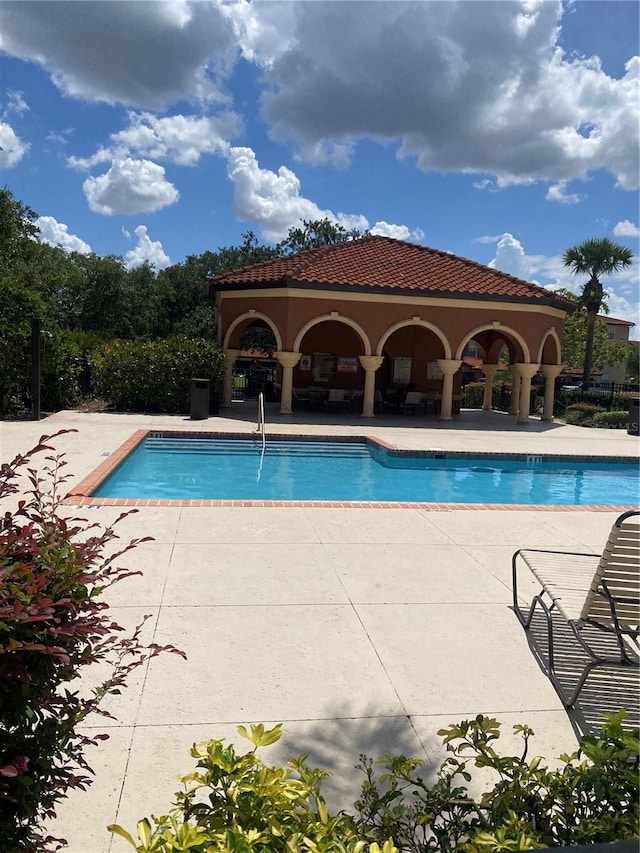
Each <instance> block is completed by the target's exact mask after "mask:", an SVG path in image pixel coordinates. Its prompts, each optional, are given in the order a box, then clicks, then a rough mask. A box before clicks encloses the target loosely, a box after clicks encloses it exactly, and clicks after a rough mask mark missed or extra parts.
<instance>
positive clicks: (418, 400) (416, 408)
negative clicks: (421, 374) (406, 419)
mask: <svg viewBox="0 0 640 853" xmlns="http://www.w3.org/2000/svg"><path fill="white" fill-rule="evenodd" d="M400 411H401V413H402V414H403V415H423V414H424V402H423V400H422V392H420V391H407V396H406V397H405V398H404V403H401V404H400Z"/></svg>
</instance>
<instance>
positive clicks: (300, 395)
mask: <svg viewBox="0 0 640 853" xmlns="http://www.w3.org/2000/svg"><path fill="white" fill-rule="evenodd" d="M291 402H292V403H293V405H294V406H295V407H296V408H300V409H308V408H309V405H310V403H311V397H310V395H309V392H308V391H306V390H303V389H302V388H293V389H292V390H291Z"/></svg>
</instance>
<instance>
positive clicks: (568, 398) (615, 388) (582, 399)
mask: <svg viewBox="0 0 640 853" xmlns="http://www.w3.org/2000/svg"><path fill="white" fill-rule="evenodd" d="M639 391H640V386H639V385H637V384H630V383H628V382H600V383H598V384H594V385H590V386H589V389H588V390H586V391H583V390H582V388H573V387H572V388H566V387H560V388H558V390H557V392H556V396H557V398H558V399H559V400H560V401H561V402H562V403H564V405H565V406H567V405H570V404H571V403H592V404H593V405H596V406H602V407H603V408H605V409H607V410H608V411H611V410H612V409H616V408H618V406H620V407H621V408H623V409H626V408H628V405H624V406H622V405H621V403H622V400H621V399H620V397H621V396H626V395H629V394H637V393H638V392H639Z"/></svg>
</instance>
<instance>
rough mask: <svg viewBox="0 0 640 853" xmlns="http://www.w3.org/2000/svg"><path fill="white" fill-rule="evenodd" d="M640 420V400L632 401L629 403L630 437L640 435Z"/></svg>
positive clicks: (628, 430)
mask: <svg viewBox="0 0 640 853" xmlns="http://www.w3.org/2000/svg"><path fill="white" fill-rule="evenodd" d="M639 420H640V399H635V400H631V401H630V402H629V425H628V426H627V432H628V433H629V435H640V430H639V429H638V421H639Z"/></svg>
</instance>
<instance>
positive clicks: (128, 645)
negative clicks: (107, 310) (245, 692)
mask: <svg viewBox="0 0 640 853" xmlns="http://www.w3.org/2000/svg"><path fill="white" fill-rule="evenodd" d="M69 431H70V430H62V431H60V432H59V433H56V434H55V435H54V436H43V437H42V438H41V439H40V442H39V444H38V446H37V447H35V448H34V449H33V450H32V451H30V452H29V453H28V454H26V455H24V456H18V457H17V458H16V459H14V460H13V462H12V463H10V464H8V465H3V466H2V468H1V469H0V498H7V497H9V496H11V495H13V494H16V493H17V492H19V491H20V485H19V483H20V482H21V478H25V477H26V478H27V480H28V482H29V483H30V491H28V492H27V496H26V497H25V498H23V499H22V500H19V501H18V503H17V507H16V509H15V510H14V511H11V510H8V509H7V510H6V512H5V513H4V518H3V520H2V525H1V528H0V849H1V850H2V853H26V852H27V851H28V853H32V851H38V853H46V851H50V850H57V849H59V848H60V847H61V846H62V845H63V840H61V839H55V838H52V837H50V836H48V835H47V834H46V832H45V829H44V826H45V823H46V821H47V820H48V819H50V818H52V817H55V814H56V806H57V805H58V803H59V802H60V801H61V800H62V799H63V798H65V797H66V796H67V794H68V792H69V790H70V789H73V788H80V789H84V788H86V787H87V786H88V785H89V784H90V783H91V779H90V776H89V775H88V774H89V773H90V772H91V767H90V766H89V764H88V763H87V760H86V758H85V751H86V748H87V747H88V746H90V745H93V744H95V743H96V742H97V741H99V740H104V739H105V738H106V737H107V736H106V735H101V734H98V735H92V736H89V735H88V734H87V733H86V730H85V733H83V732H82V730H80V729H79V726H80V724H81V723H82V722H83V721H84V720H85V719H86V718H87V716H88V715H89V714H92V713H94V712H95V713H98V714H102V715H103V716H106V717H110V716H111V715H110V714H109V713H108V712H107V711H106V710H105V709H104V708H103V707H102V702H103V700H104V698H105V697H106V696H107V695H108V694H110V693H119V692H120V689H121V688H122V687H123V686H124V685H125V683H126V681H127V678H128V676H129V675H130V673H131V672H132V671H133V670H135V669H136V668H137V667H139V666H140V665H141V664H143V663H144V662H145V661H146V660H148V659H149V658H151V657H154V656H155V655H157V654H159V653H160V652H161V651H163V650H170V651H173V652H176V651H177V650H176V649H174V648H173V647H172V646H164V647H161V646H157V645H155V644H152V645H149V646H145V645H143V644H142V642H141V639H140V632H141V629H142V624H141V625H139V626H138V627H137V628H136V629H135V631H134V632H133V634H132V635H131V636H129V637H126V636H122V634H121V632H122V628H121V627H120V626H119V625H118V624H117V623H115V622H113V621H112V620H111V619H110V618H109V614H108V605H107V604H106V602H104V601H101V596H102V593H103V592H104V591H105V590H106V589H107V588H108V587H110V586H112V585H113V584H114V583H117V582H119V581H121V580H123V579H124V578H126V577H128V576H130V575H131V574H134V573H132V572H130V571H129V570H127V569H126V568H122V567H120V566H118V565H117V562H118V561H119V559H120V557H122V556H123V555H124V554H126V553H127V552H128V551H129V550H130V549H132V548H134V547H135V546H136V545H138V544H139V543H140V542H143V541H145V540H143V539H139V540H133V541H131V542H130V543H129V544H127V545H125V546H124V547H122V548H120V549H119V550H118V549H117V548H113V547H112V543H113V542H114V541H115V540H117V539H118V537H117V535H116V533H115V532H114V530H113V528H112V527H109V528H107V529H104V530H103V529H100V528H98V526H97V525H95V524H88V523H87V522H86V521H85V520H84V519H78V518H65V517H63V516H62V515H60V514H59V512H58V509H59V504H60V494H59V492H60V489H61V487H62V485H63V484H64V482H65V477H64V475H63V473H62V472H63V468H64V465H65V462H64V460H63V457H62V456H60V455H58V456H54V455H49V456H47V457H46V458H47V466H48V467H46V468H45V470H44V476H41V475H39V474H38V473H37V472H36V470H34V469H32V468H29V467H28V466H29V465H30V463H31V459H32V456H33V454H35V453H41V452H47V451H49V450H52V447H51V446H50V445H49V444H48V442H49V440H50V439H53V438H55V437H56V436H58V435H61V434H63V433H64V432H69ZM121 517H122V516H121ZM118 520H120V519H118ZM116 523H117V522H116ZM136 574H137V573H136ZM180 654H182V653H180ZM98 662H100V663H102V665H103V667H105V669H106V676H105V677H104V678H103V680H102V681H101V683H99V684H98V685H97V686H95V687H94V688H93V689H89V687H88V685H86V686H85V687H84V688H83V692H82V693H81V692H80V691H79V690H78V689H74V688H71V687H70V683H71V682H72V681H74V679H76V678H78V677H79V676H80V675H81V674H83V673H84V671H85V668H86V667H88V666H90V665H91V664H94V663H98Z"/></svg>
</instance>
